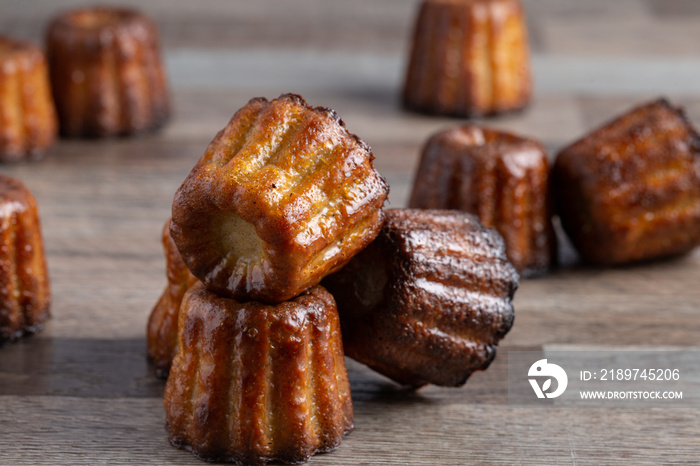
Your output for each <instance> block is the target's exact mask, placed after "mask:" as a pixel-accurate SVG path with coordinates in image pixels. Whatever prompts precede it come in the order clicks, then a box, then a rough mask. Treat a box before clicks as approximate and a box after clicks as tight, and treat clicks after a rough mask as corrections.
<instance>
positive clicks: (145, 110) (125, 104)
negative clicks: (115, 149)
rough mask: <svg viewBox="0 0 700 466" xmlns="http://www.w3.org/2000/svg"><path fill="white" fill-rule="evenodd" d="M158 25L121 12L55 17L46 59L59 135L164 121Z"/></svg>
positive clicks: (96, 10) (105, 132) (151, 126)
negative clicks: (58, 122) (58, 123)
mask: <svg viewBox="0 0 700 466" xmlns="http://www.w3.org/2000/svg"><path fill="white" fill-rule="evenodd" d="M158 42H159V39H158V32H157V27H156V25H155V23H154V22H153V21H151V20H150V19H149V18H147V17H146V16H144V15H142V14H140V13H138V12H136V11H133V10H128V9H121V8H109V7H92V8H85V9H80V10H74V11H69V12H66V13H63V14H61V15H59V16H58V17H56V18H54V20H53V21H52V22H51V23H50V24H49V27H48V30H47V51H48V52H47V53H48V58H49V65H50V72H51V82H52V86H53V91H54V98H55V100H56V108H57V110H58V116H59V120H60V130H61V134H63V135H65V136H69V137H81V136H88V137H106V136H117V135H129V134H134V133H139V132H144V131H151V130H155V129H157V128H159V127H160V126H162V125H163V124H164V123H165V121H166V120H167V119H168V117H169V115H170V102H169V97H168V89H167V87H168V86H167V79H166V76H165V71H164V69H163V66H162V64H161V57H160V47H159V43H158Z"/></svg>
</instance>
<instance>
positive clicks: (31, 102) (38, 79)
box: [0, 36, 57, 162]
mask: <svg viewBox="0 0 700 466" xmlns="http://www.w3.org/2000/svg"><path fill="white" fill-rule="evenodd" d="M56 128H57V122H56V112H55V110H54V103H53V99H52V97H51V88H50V85H49V78H48V72H47V67H46V59H45V58H44V53H43V52H42V51H41V49H39V47H36V46H35V45H32V44H30V43H28V42H23V41H17V40H13V39H11V38H9V37H4V36H0V162H16V161H20V160H33V159H38V158H41V157H43V156H44V154H45V153H46V151H47V150H48V148H49V147H50V146H51V145H52V144H53V143H54V141H55V139H56Z"/></svg>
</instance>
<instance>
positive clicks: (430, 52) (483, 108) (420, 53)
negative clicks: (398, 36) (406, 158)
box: [403, 0, 532, 116]
mask: <svg viewBox="0 0 700 466" xmlns="http://www.w3.org/2000/svg"><path fill="white" fill-rule="evenodd" d="M531 87H532V86H531V78H530V57H529V46H528V39H527V29H526V27H525V20H524V18H523V8H522V5H521V4H520V2H519V1H518V0H425V1H424V2H423V3H422V4H421V7H420V11H419V14H418V19H417V22H416V27H415V33H414V37H413V46H412V49H411V57H410V62H409V66H408V71H407V73H406V80H405V83H404V89H403V103H404V106H405V107H407V108H409V109H413V110H417V111H421V112H426V113H431V114H441V115H452V116H476V115H489V114H496V113H502V112H507V111H512V110H518V109H520V108H522V107H524V106H525V105H526V104H527V102H528V101H529V99H530V91H531Z"/></svg>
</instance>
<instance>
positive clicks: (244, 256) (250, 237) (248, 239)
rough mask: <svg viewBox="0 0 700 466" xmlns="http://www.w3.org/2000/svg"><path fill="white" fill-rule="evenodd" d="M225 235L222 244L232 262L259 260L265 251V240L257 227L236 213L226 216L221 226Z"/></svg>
mask: <svg viewBox="0 0 700 466" xmlns="http://www.w3.org/2000/svg"><path fill="white" fill-rule="evenodd" d="M219 228H220V230H219V231H221V232H223V235H224V237H223V238H222V246H223V247H224V249H225V250H226V251H227V253H228V254H227V257H228V258H229V260H230V261H231V264H236V263H240V262H241V261H243V262H244V263H253V262H258V261H259V260H260V257H261V255H262V253H263V242H262V240H261V239H260V237H259V236H258V233H257V232H256V231H255V227H254V226H253V225H252V224H251V223H248V222H246V221H245V220H243V219H242V218H241V217H239V216H238V215H236V214H231V215H228V216H226V217H225V218H224V219H223V220H222V222H221V225H220V226H219Z"/></svg>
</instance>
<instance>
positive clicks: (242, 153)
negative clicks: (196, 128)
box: [170, 94, 389, 303]
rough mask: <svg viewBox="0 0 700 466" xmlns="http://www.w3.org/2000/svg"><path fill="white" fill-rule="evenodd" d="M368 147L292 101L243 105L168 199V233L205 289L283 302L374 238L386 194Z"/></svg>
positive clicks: (324, 115) (324, 113)
mask: <svg viewBox="0 0 700 466" xmlns="http://www.w3.org/2000/svg"><path fill="white" fill-rule="evenodd" d="M373 159H374V156H373V155H372V152H371V150H370V148H369V147H368V146H367V145H366V144H365V143H364V142H362V140H360V139H359V138H358V137H357V136H355V135H353V134H350V133H349V132H348V131H347V130H346V129H345V125H344V124H343V122H342V120H340V119H339V118H338V116H337V115H336V114H335V113H334V112H333V111H332V110H330V109H327V108H323V107H315V108H312V107H310V106H308V105H307V104H306V102H305V101H304V100H303V99H302V98H301V97H299V96H297V95H292V94H286V95H283V96H280V97H279V98H278V99H275V100H272V101H268V100H267V99H264V98H257V99H253V100H251V101H250V102H249V103H248V104H247V105H245V106H244V107H243V108H241V109H240V110H239V111H238V112H236V114H235V115H234V116H233V118H232V119H231V121H230V122H229V124H228V125H227V126H226V128H224V130H222V131H221V132H219V134H218V135H217V136H216V138H214V140H213V141H212V142H211V144H210V145H209V147H208V148H207V150H206V152H205V154H204V156H203V157H202V158H201V159H200V160H199V162H198V163H197V165H196V166H195V167H194V168H193V169H192V171H191V172H190V174H189V176H188V177H187V179H186V180H185V181H184V183H183V184H182V186H181V187H180V189H179V190H178V191H177V193H176V194H175V199H174V201H173V206H172V221H171V224H170V232H171V234H172V237H173V240H174V241H175V244H177V247H178V249H179V250H180V253H181V254H182V258H183V260H184V262H185V264H187V266H188V267H189V269H190V270H191V271H192V273H193V274H194V275H195V276H196V277H197V278H199V279H200V280H201V281H202V282H204V284H205V285H206V286H207V288H208V289H209V290H211V291H213V292H215V293H218V294H221V295H224V296H230V297H233V298H236V299H239V300H255V301H262V302H268V303H275V302H281V301H284V300H287V299H290V298H292V297H294V296H296V295H298V294H299V293H301V292H302V291H303V290H305V289H307V288H308V287H310V286H313V285H315V284H317V283H318V282H320V281H321V279H322V278H323V277H324V276H325V275H327V274H328V273H330V272H332V271H333V270H337V269H339V268H340V267H341V266H342V265H343V264H345V263H346V262H347V261H348V260H349V259H350V258H351V257H352V256H353V255H354V254H356V253H357V252H358V251H360V250H361V249H363V248H364V247H365V246H366V245H367V244H369V243H370V242H371V241H372V240H373V239H374V238H375V236H376V235H377V233H379V229H380V228H381V226H382V222H383V219H384V216H383V213H382V210H381V207H382V205H383V203H384V200H385V199H386V197H387V195H388V193H389V188H388V186H387V184H386V182H385V181H384V179H383V178H382V177H381V176H380V175H379V173H377V171H376V170H375V169H374V166H373V164H372V160H373Z"/></svg>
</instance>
